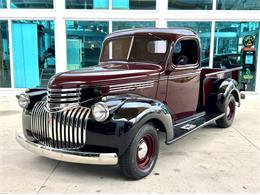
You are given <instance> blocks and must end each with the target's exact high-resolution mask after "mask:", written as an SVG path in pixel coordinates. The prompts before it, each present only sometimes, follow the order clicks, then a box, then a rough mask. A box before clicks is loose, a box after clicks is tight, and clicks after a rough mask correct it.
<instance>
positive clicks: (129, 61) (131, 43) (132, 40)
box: [99, 35, 171, 64]
mask: <svg viewBox="0 0 260 195" xmlns="http://www.w3.org/2000/svg"><path fill="white" fill-rule="evenodd" d="M138 37H140V38H142V37H143V38H144V37H148V38H149V37H150V36H144V35H142V36H136V35H132V36H119V37H113V38H109V39H106V40H105V41H104V42H103V44H102V50H101V52H100V56H99V63H100V64H106V63H111V62H123V63H138V62H142V63H152V64H161V63H163V62H165V61H166V60H167V58H168V55H169V50H170V46H171V42H170V41H169V40H167V39H159V38H158V39H154V40H164V41H166V43H167V45H166V51H165V53H164V56H163V57H162V60H161V61H160V62H155V61H149V60H148V59H147V60H142V61H141V60H129V58H130V56H131V53H132V51H133V50H132V48H133V44H134V40H135V39H136V38H138ZM124 38H131V42H130V46H129V50H128V55H127V58H126V59H108V60H103V61H101V60H102V56H103V55H104V49H105V43H107V42H110V41H113V40H118V39H124ZM108 44H109V43H108Z"/></svg>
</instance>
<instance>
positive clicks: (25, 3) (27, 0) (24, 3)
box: [11, 0, 53, 9]
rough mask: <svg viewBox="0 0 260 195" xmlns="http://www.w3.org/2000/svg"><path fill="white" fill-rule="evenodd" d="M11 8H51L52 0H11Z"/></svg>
mask: <svg viewBox="0 0 260 195" xmlns="http://www.w3.org/2000/svg"><path fill="white" fill-rule="evenodd" d="M11 8H26V9H53V0H44V1H42V0H11Z"/></svg>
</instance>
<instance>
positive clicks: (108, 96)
mask: <svg viewBox="0 0 260 195" xmlns="http://www.w3.org/2000/svg"><path fill="white" fill-rule="evenodd" d="M238 72H239V68H235V69H230V70H222V69H209V68H205V69H202V68H201V67H200V40H199V38H198V35H197V34H196V33H195V32H194V31H192V30H190V29H185V28H167V29H158V28H147V29H135V30H126V31H118V32H115V33H112V34H110V35H108V36H107V37H106V39H105V41H104V44H103V49H102V52H101V55H100V62H99V64H98V65H97V66H93V67H89V68H83V69H80V70H74V71H68V72H64V73H58V74H56V75H55V76H53V77H52V78H51V79H50V81H49V83H48V88H47V89H42V88H34V89H28V90H27V91H26V92H25V93H23V94H21V95H19V96H18V101H19V104H20V106H21V107H22V108H23V132H22V133H18V134H17V140H18V142H19V143H20V144H21V145H22V146H23V147H24V148H26V149H28V150H30V151H32V152H34V153H36V154H39V155H42V156H45V157H48V158H52V159H56V160H61V161H66V162H74V163H83V164H101V165H117V164H119V165H120V168H121V170H122V172H123V173H124V175H125V176H127V177H128V178H131V179H140V178H143V177H145V176H147V175H148V174H149V173H150V172H151V171H152V170H153V168H154V166H155V163H156V161H157V157H158V153H159V143H158V135H157V133H158V131H161V132H164V133H165V143H166V144H172V143H174V142H175V141H176V140H178V139H180V138H182V137H183V136H185V135H188V134H189V133H191V132H193V131H195V130H197V129H199V128H201V127H203V126H205V125H207V124H208V123H210V122H213V121H216V124H217V126H218V127H221V128H226V127H229V126H230V125H231V124H232V122H233V120H234V117H235V112H236V105H238V106H240V99H241V97H243V96H242V95H241V94H240V91H239V89H238V83H237V81H236V80H238ZM169 158H170V157H169Z"/></svg>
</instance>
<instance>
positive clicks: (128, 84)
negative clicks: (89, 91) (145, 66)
mask: <svg viewBox="0 0 260 195" xmlns="http://www.w3.org/2000/svg"><path fill="white" fill-rule="evenodd" d="M153 83H154V81H144V82H135V83H127V84H115V85H110V87H121V86H131V85H141V84H153Z"/></svg>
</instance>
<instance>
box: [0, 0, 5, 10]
mask: <svg viewBox="0 0 260 195" xmlns="http://www.w3.org/2000/svg"><path fill="white" fill-rule="evenodd" d="M1 8H6V0H0V9H1Z"/></svg>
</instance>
